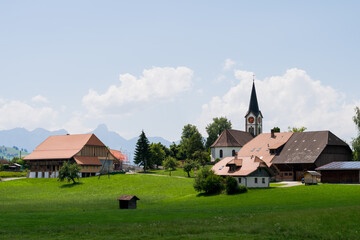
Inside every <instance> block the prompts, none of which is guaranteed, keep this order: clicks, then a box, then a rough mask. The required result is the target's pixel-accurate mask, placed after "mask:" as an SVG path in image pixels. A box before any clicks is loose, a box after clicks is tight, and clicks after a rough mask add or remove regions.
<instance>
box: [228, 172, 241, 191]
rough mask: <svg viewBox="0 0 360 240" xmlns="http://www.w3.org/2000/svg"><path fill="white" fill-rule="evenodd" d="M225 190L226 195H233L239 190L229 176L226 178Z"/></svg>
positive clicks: (233, 179) (232, 178)
mask: <svg viewBox="0 0 360 240" xmlns="http://www.w3.org/2000/svg"><path fill="white" fill-rule="evenodd" d="M225 190H226V194H235V193H238V192H239V190H240V188H239V186H238V183H237V181H236V179H235V178H234V177H231V176H228V177H226V180H225Z"/></svg>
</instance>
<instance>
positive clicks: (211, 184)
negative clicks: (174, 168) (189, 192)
mask: <svg viewBox="0 0 360 240" xmlns="http://www.w3.org/2000/svg"><path fill="white" fill-rule="evenodd" d="M194 189H195V190H196V191H198V192H205V193H206V194H212V193H220V192H221V191H222V190H223V189H224V184H223V178H222V177H220V176H218V175H216V174H215V173H214V171H213V170H211V169H209V168H206V167H205V168H202V169H201V171H199V174H198V176H197V177H196V178H195V183H194Z"/></svg>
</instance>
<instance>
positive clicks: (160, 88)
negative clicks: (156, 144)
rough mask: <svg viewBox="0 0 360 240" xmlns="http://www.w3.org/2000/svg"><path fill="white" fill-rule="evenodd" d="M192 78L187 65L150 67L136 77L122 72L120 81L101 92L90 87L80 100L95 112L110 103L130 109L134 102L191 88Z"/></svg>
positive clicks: (141, 101) (163, 98)
mask: <svg viewBox="0 0 360 240" xmlns="http://www.w3.org/2000/svg"><path fill="white" fill-rule="evenodd" d="M192 82H193V71H192V70H191V69H189V68H187V67H177V68H171V67H164V68H161V67H153V68H151V69H145V70H144V71H143V75H142V76H140V77H139V78H137V77H135V76H133V75H131V74H129V73H127V74H121V75H120V84H119V85H118V86H116V85H112V86H110V87H109V88H108V90H107V91H106V92H105V93H103V94H99V93H98V92H97V91H95V90H93V89H90V90H89V92H88V94H87V95H86V96H84V97H83V99H82V102H83V105H84V106H85V107H86V108H87V109H88V110H89V111H90V113H94V114H98V113H102V112H105V111H107V110H110V109H112V108H113V107H123V109H126V107H128V108H127V109H126V111H130V108H132V109H133V107H134V106H136V105H137V106H139V105H141V104H144V103H147V102H153V101H156V100H169V99H173V98H174V97H175V96H176V95H178V94H179V93H182V92H185V91H188V90H190V89H191V86H192ZM129 106H130V107H129ZM126 111H125V112H126Z"/></svg>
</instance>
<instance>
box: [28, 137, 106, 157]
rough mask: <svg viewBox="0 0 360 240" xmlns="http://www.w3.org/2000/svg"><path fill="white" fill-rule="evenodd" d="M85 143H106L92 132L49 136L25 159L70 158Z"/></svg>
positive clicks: (94, 144)
mask: <svg viewBox="0 0 360 240" xmlns="http://www.w3.org/2000/svg"><path fill="white" fill-rule="evenodd" d="M85 145H93V146H104V147H105V145H104V144H103V143H102V142H101V141H100V140H99V139H98V138H97V137H96V136H95V135H94V134H92V133H89V134H75V135H55V136H50V137H48V138H47V139H46V140H45V141H43V142H42V143H41V144H40V145H39V146H37V147H36V148H35V150H34V151H33V152H32V153H30V154H29V155H27V156H26V157H25V158H24V160H35V159H69V158H71V157H73V156H74V155H75V154H76V153H78V152H79V151H80V150H81V149H82V148H83V147H84V146H85Z"/></svg>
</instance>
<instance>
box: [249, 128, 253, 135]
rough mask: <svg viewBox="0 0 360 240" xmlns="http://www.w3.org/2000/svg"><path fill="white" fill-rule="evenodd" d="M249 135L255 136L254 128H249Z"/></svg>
mask: <svg viewBox="0 0 360 240" xmlns="http://www.w3.org/2000/svg"><path fill="white" fill-rule="evenodd" d="M249 133H251V135H254V128H253V127H252V126H251V127H250V128H249Z"/></svg>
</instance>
